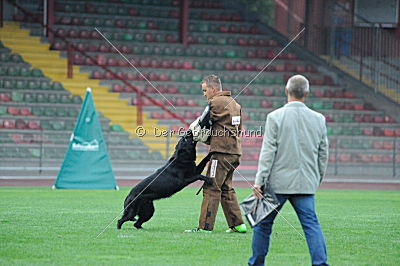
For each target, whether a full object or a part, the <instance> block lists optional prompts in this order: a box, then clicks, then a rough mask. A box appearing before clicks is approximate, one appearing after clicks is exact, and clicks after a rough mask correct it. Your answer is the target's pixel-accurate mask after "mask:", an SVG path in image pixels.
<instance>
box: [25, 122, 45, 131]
mask: <svg viewBox="0 0 400 266" xmlns="http://www.w3.org/2000/svg"><path fill="white" fill-rule="evenodd" d="M28 128H29V129H32V130H40V129H42V128H41V127H40V125H39V123H38V122H37V121H29V122H28Z"/></svg>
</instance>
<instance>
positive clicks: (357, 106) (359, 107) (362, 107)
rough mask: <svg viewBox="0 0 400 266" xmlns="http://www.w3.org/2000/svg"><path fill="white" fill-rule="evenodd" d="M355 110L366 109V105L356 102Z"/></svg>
mask: <svg viewBox="0 0 400 266" xmlns="http://www.w3.org/2000/svg"><path fill="white" fill-rule="evenodd" d="M354 110H358V111H361V110H364V106H363V105H362V104H359V103H356V104H354Z"/></svg>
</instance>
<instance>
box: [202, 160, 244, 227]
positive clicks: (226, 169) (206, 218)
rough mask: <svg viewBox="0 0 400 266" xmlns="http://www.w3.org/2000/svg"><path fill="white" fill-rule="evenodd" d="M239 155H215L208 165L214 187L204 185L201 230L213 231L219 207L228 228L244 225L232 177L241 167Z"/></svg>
mask: <svg viewBox="0 0 400 266" xmlns="http://www.w3.org/2000/svg"><path fill="white" fill-rule="evenodd" d="M239 159H240V156H239V155H234V154H225V153H214V154H213V155H212V156H211V159H210V161H209V163H208V170H207V176H209V177H213V178H214V182H213V184H212V185H207V184H205V183H204V186H203V202H202V204H201V213H200V219H199V228H201V229H205V230H213V229H214V224H215V218H216V216H217V211H218V206H219V203H220V202H221V206H222V209H223V211H224V215H225V218H226V221H227V223H228V226H229V227H231V226H236V225H240V224H243V219H242V214H241V212H240V208H239V204H238V200H237V197H236V192H235V190H234V189H233V187H232V176H233V172H234V170H235V168H236V167H238V166H239Z"/></svg>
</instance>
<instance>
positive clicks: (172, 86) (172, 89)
mask: <svg viewBox="0 0 400 266" xmlns="http://www.w3.org/2000/svg"><path fill="white" fill-rule="evenodd" d="M168 93H172V94H176V93H179V91H178V89H177V88H176V86H174V85H168Z"/></svg>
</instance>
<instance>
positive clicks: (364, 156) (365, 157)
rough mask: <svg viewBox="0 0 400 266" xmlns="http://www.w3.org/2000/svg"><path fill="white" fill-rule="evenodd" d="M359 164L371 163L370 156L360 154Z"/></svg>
mask: <svg viewBox="0 0 400 266" xmlns="http://www.w3.org/2000/svg"><path fill="white" fill-rule="evenodd" d="M361 162H363V163H370V162H372V156H371V154H361Z"/></svg>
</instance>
